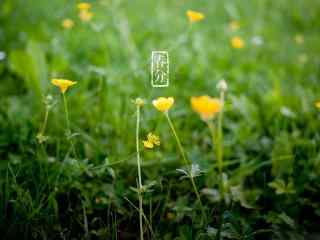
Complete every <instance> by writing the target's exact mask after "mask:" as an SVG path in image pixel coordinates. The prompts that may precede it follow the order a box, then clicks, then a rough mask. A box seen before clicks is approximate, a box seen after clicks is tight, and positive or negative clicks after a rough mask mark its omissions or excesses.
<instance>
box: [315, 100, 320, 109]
mask: <svg viewBox="0 0 320 240" xmlns="http://www.w3.org/2000/svg"><path fill="white" fill-rule="evenodd" d="M314 105H315V106H316V108H318V109H320V100H319V101H316V102H315V103H314Z"/></svg>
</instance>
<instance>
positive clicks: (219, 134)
mask: <svg viewBox="0 0 320 240" xmlns="http://www.w3.org/2000/svg"><path fill="white" fill-rule="evenodd" d="M220 101H221V103H222V108H221V111H220V112H219V116H218V132H217V143H218V145H217V159H218V164H219V172H220V174H222V172H223V143H222V141H223V132H222V120H223V108H224V92H223V91H221V93H220Z"/></svg>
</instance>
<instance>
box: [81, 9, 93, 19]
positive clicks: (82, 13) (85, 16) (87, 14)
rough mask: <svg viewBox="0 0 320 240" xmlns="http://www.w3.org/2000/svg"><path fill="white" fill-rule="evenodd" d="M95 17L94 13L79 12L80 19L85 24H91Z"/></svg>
mask: <svg viewBox="0 0 320 240" xmlns="http://www.w3.org/2000/svg"><path fill="white" fill-rule="evenodd" d="M92 17H93V13H92V12H90V11H88V10H82V11H80V12H79V18H80V19H81V21H83V22H89V21H90V20H91V18H92Z"/></svg>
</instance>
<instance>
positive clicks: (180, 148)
mask: <svg viewBox="0 0 320 240" xmlns="http://www.w3.org/2000/svg"><path fill="white" fill-rule="evenodd" d="M164 115H165V116H166V118H167V120H168V123H169V126H170V128H171V130H172V133H173V135H174V137H175V139H176V142H177V144H178V148H179V151H180V154H181V155H182V158H183V160H184V162H185V164H186V165H190V164H191V162H190V161H189V160H188V159H187V158H186V154H185V152H184V149H183V147H182V144H181V141H180V138H179V137H178V134H177V132H176V130H175V128H174V125H173V123H172V121H171V119H170V117H169V114H168V112H165V114H164ZM189 171H190V173H189V174H190V176H189V178H190V181H191V184H192V187H193V190H194V192H195V194H196V196H197V199H198V201H199V203H200V208H201V212H202V217H203V219H205V221H207V217H206V213H205V211H204V207H203V205H202V201H201V197H200V194H199V191H198V188H197V186H196V184H195V182H194V179H193V176H192V174H191V169H189Z"/></svg>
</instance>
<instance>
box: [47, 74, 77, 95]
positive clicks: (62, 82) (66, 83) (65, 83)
mask: <svg viewBox="0 0 320 240" xmlns="http://www.w3.org/2000/svg"><path fill="white" fill-rule="evenodd" d="M51 83H52V84H53V85H55V86H57V87H59V88H60V91H61V92H62V93H65V92H66V91H67V90H68V88H69V87H71V86H72V85H75V84H76V83H77V82H74V81H70V80H66V79H56V78H55V79H52V80H51Z"/></svg>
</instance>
